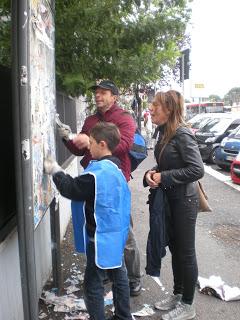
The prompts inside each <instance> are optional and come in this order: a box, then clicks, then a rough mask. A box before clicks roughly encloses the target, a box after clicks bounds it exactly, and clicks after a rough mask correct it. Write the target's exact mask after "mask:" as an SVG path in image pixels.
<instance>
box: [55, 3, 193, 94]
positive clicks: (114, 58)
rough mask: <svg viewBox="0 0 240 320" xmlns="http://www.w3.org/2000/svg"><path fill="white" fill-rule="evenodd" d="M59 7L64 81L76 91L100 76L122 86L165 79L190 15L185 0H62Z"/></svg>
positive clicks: (60, 66) (60, 62)
mask: <svg viewBox="0 0 240 320" xmlns="http://www.w3.org/2000/svg"><path fill="white" fill-rule="evenodd" d="M149 3H150V4H149ZM56 10H57V12H56V58H57V76H58V84H59V85H60V86H61V87H63V88H64V89H65V90H67V91H68V92H69V93H71V94H72V95H77V94H79V93H83V92H85V91H86V89H87V88H88V87H89V86H90V84H92V83H93V82H95V80H97V79H103V78H111V79H113V80H114V81H115V82H116V83H117V84H118V85H119V86H120V87H121V88H128V87H129V86H131V85H132V84H135V85H136V86H137V87H138V86H139V85H140V86H141V85H144V84H147V83H149V82H152V81H156V80H157V79H159V78H160V77H161V73H162V70H163V66H166V65H167V66H170V67H171V68H172V67H173V66H174V65H175V62H176V58H177V57H178V56H179V55H180V49H181V44H182V41H183V40H184V32H185V27H186V23H187V21H188V18H189V14H190V12H189V10H188V9H187V1H185V0H179V1H173V0H172V1H170V0H169V1H167V0H162V1H151V2H150V1H139V2H138V4H136V1H131V0H128V1H119V0H102V1H100V0H83V1H78V0H72V1H63V0H62V1H57V2H56Z"/></svg>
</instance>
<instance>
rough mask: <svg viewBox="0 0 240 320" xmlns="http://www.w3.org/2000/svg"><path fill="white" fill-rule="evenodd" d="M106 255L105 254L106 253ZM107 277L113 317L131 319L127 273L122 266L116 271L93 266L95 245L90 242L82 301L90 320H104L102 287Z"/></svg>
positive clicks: (123, 265) (124, 319)
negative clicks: (113, 308) (109, 285)
mask: <svg viewBox="0 0 240 320" xmlns="http://www.w3.org/2000/svg"><path fill="white" fill-rule="evenodd" d="M106 254H107V253H106ZM106 271H107V274H108V277H109V278H110V280H111V281H112V292H113V304H114V307H115V317H116V319H119V320H120V319H121V320H130V319H132V316H131V313H130V294H129V284H128V278H127V271H126V267H125V264H124V259H123V263H122V267H120V268H116V269H107V270H106V269H100V268H98V267H97V266H96V264H95V244H94V242H93V241H90V242H89V244H88V247H87V266H86V270H85V276H84V300H85V304H86V307H87V311H88V313H89V315H90V320H104V319H105V315H104V285H103V280H104V279H105V278H106Z"/></svg>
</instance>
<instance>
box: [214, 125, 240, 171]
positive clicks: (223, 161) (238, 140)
mask: <svg viewBox="0 0 240 320" xmlns="http://www.w3.org/2000/svg"><path fill="white" fill-rule="evenodd" d="M239 151H240V126H238V127H237V128H236V129H235V130H234V131H233V132H232V133H230V134H229V136H228V137H226V138H224V139H223V140H222V142H221V144H220V146H219V147H218V148H217V149H216V152H215V163H216V164H217V165H218V166H219V167H220V168H222V169H229V168H230V166H231V163H232V161H233V160H234V159H235V158H236V156H237V155H238V152H239Z"/></svg>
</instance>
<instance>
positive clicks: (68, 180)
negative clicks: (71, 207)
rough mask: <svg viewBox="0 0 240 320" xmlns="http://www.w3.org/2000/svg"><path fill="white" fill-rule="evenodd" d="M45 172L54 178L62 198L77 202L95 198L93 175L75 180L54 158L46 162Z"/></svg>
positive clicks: (82, 176) (84, 175)
mask: <svg viewBox="0 0 240 320" xmlns="http://www.w3.org/2000/svg"><path fill="white" fill-rule="evenodd" d="M44 171H45V173H46V174H49V175H51V176H52V177H53V181H54V183H55V185H56V187H57V189H58V190H59V192H60V193H61V195H62V196H64V197H66V198H68V199H71V200H75V201H84V200H87V199H91V198H93V197H94V194H95V178H94V176H93V175H91V174H82V175H80V176H78V177H76V178H73V177H71V176H70V175H69V174H66V173H65V172H64V170H63V169H62V168H61V167H60V166H59V164H58V163H57V162H56V161H55V160H54V159H53V158H52V157H47V158H46V159H45V160H44Z"/></svg>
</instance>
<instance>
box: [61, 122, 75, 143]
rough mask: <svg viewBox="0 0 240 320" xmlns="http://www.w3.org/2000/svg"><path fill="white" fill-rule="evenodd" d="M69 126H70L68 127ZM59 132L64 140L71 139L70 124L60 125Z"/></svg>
mask: <svg viewBox="0 0 240 320" xmlns="http://www.w3.org/2000/svg"><path fill="white" fill-rule="evenodd" d="M67 127H68V128H67ZM58 134H59V136H60V138H62V139H64V140H67V141H68V140H71V138H72V137H71V135H72V130H71V128H70V127H69V126H67V125H66V127H65V128H64V127H58Z"/></svg>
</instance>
